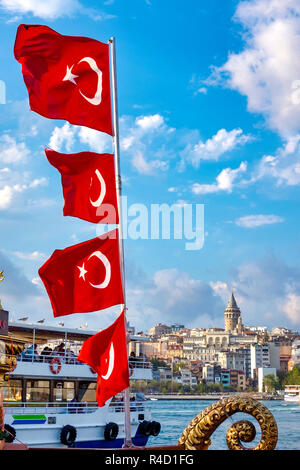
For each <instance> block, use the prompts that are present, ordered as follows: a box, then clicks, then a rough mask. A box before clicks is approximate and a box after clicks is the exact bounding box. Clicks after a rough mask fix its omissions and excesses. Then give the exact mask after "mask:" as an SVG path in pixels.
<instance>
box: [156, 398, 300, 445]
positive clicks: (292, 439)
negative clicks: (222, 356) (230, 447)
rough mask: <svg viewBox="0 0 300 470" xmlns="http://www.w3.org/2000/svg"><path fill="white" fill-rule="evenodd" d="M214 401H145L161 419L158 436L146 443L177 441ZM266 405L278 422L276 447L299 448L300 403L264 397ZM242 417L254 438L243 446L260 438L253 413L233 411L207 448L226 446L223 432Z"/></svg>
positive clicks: (164, 443)
mask: <svg viewBox="0 0 300 470" xmlns="http://www.w3.org/2000/svg"><path fill="white" fill-rule="evenodd" d="M212 403H213V401H204V400H157V401H151V400H150V401H148V402H147V404H149V406H150V408H151V412H152V420H155V421H159V422H160V423H161V432H160V434H159V435H158V436H157V437H153V436H151V437H150V439H149V440H148V445H147V446H156V445H170V444H176V443H177V441H178V438H179V437H180V435H181V433H182V431H183V430H184V429H185V428H186V426H187V425H188V424H189V423H190V421H191V420H192V419H193V418H194V417H195V416H196V415H197V414H198V413H200V412H201V411H202V410H204V409H205V408H206V407H207V406H209V405H211V404H212ZM262 403H264V405H265V406H267V408H269V410H270V411H271V413H272V414H273V416H274V418H275V419H276V422H277V426H278V443H277V447H276V449H278V450H300V405H298V404H297V403H287V402H285V401H277V400H274V401H273V400H268V401H263V402H262ZM241 419H247V420H249V421H252V422H253V424H254V425H255V427H256V438H255V440H254V441H252V442H251V443H244V445H245V447H253V446H255V445H256V444H257V443H258V442H259V440H260V431H259V429H260V428H259V425H258V423H257V421H256V420H255V419H254V418H252V416H250V415H248V414H244V413H236V414H235V415H233V416H231V417H229V418H228V419H227V420H226V421H224V423H222V424H221V425H220V426H219V428H217V429H216V431H215V432H214V433H213V435H212V436H211V442H212V443H211V446H210V448H209V449H210V450H225V449H227V445H226V432H227V429H228V428H229V427H230V426H231V425H232V423H233V422H235V421H239V420H241Z"/></svg>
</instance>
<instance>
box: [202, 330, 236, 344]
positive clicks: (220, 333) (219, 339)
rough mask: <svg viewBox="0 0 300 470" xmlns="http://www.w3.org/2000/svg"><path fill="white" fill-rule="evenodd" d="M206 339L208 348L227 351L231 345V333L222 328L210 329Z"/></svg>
mask: <svg viewBox="0 0 300 470" xmlns="http://www.w3.org/2000/svg"><path fill="white" fill-rule="evenodd" d="M205 337H206V346H207V347H208V348H215V349H227V348H228V346H229V343H230V332H229V331H224V330H223V329H222V328H209V329H208V330H207V331H206V334H205Z"/></svg>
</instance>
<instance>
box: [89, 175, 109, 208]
mask: <svg viewBox="0 0 300 470" xmlns="http://www.w3.org/2000/svg"><path fill="white" fill-rule="evenodd" d="M95 173H96V176H97V178H98V180H99V183H100V187H101V190H100V195H99V197H98V199H97V200H96V201H92V200H91V198H90V203H91V204H92V206H94V207H99V206H101V204H102V202H103V199H104V198H105V194H106V184H105V180H104V178H103V176H102V175H101V173H100V171H99V170H98V169H97V170H95ZM92 183H93V177H92V178H91V186H92Z"/></svg>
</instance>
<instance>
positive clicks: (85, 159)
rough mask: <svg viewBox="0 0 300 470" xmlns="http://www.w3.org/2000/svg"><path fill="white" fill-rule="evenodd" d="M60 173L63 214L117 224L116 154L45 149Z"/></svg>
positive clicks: (50, 160)
mask: <svg viewBox="0 0 300 470" xmlns="http://www.w3.org/2000/svg"><path fill="white" fill-rule="evenodd" d="M45 153H46V156H47V158H48V160H49V162H50V163H51V165H53V166H54V167H55V168H57V170H58V171H59V172H60V174H61V183H62V187H63V195H64V200H65V205H64V209H63V214H64V215H70V216H73V217H78V218H79V219H83V220H87V221H89V222H94V223H103V224H118V223H119V216H118V207H117V192H116V177H115V165H114V155H112V154H108V153H105V154H98V153H93V152H80V153H74V154H70V155H66V154H63V153H58V152H55V151H54V150H51V149H48V148H46V149H45Z"/></svg>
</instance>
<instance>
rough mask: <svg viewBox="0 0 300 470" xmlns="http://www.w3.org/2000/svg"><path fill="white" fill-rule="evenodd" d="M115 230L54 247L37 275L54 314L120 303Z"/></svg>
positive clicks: (121, 294)
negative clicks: (59, 248)
mask: <svg viewBox="0 0 300 470" xmlns="http://www.w3.org/2000/svg"><path fill="white" fill-rule="evenodd" d="M118 243H119V240H118V230H117V229H115V230H112V231H111V232H108V233H107V234H104V235H101V237H96V238H93V239H92V240H89V241H86V242H83V243H79V244H77V245H73V246H70V247H68V248H65V249H64V250H55V251H54V252H53V254H52V256H51V257H50V258H49V259H48V260H47V261H46V262H45V263H44V264H43V266H41V268H40V269H39V275H40V277H41V279H42V281H43V283H44V285H45V288H46V290H47V293H48V296H49V299H50V302H51V305H52V310H53V314H54V317H60V316H62V315H69V314H71V313H82V312H94V311H96V310H102V309H105V308H108V307H111V306H112V305H118V304H124V296H123V288H122V277H121V271H120V259H119V245H118Z"/></svg>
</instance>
